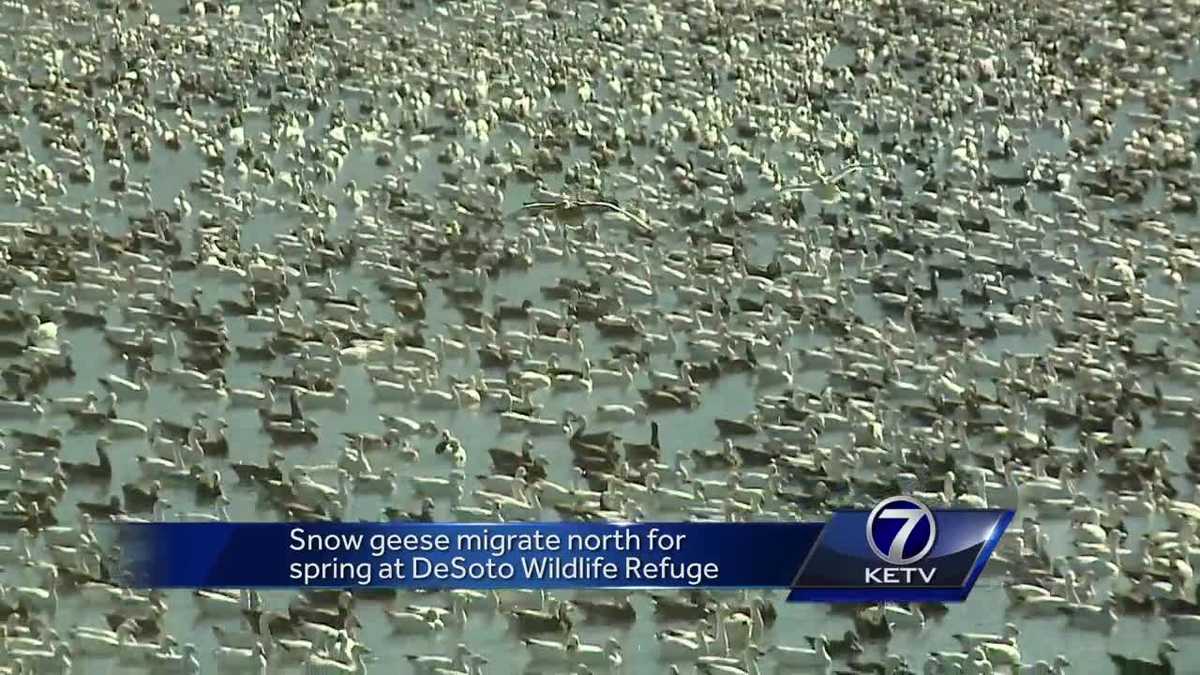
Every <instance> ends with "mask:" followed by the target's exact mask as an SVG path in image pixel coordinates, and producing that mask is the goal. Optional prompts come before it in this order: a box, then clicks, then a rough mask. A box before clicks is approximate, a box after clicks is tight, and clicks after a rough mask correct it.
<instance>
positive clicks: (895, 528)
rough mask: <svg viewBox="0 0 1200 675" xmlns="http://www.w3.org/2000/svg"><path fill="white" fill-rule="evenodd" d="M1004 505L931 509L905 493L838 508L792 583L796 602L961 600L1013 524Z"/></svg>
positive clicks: (793, 598)
mask: <svg viewBox="0 0 1200 675" xmlns="http://www.w3.org/2000/svg"><path fill="white" fill-rule="evenodd" d="M1012 517H1013V512H1012V511H1008V510H1004V509H961V508H950V509H930V508H928V507H927V506H925V505H924V504H922V503H921V502H920V501H919V500H916V499H913V498H912V497H907V496H897V497H891V498H888V499H885V500H883V501H881V502H879V503H878V504H876V505H875V506H874V508H871V509H862V510H859V509H851V510H845V511H835V512H834V513H833V515H832V516H831V517H830V519H829V523H828V524H827V525H826V526H825V528H824V529H823V530H822V532H821V536H820V537H819V538H818V539H817V543H816V544H815V545H814V546H813V550H812V552H811V553H810V554H809V556H808V558H807V559H806V560H805V561H804V565H803V566H801V568H800V573H799V574H797V575H796V580H795V581H794V582H793V583H792V589H793V590H792V593H791V595H790V596H788V597H789V598H790V599H792V600H808V601H813V602H883V601H888V602H959V601H962V600H965V599H966V597H967V595H968V594H969V593H970V592H971V587H972V586H973V585H974V584H975V580H976V579H977V578H978V577H979V575H980V573H981V572H982V571H983V567H984V565H986V564H987V559H988V556H990V555H991V554H992V551H993V550H995V548H996V544H997V542H999V541H1000V535H1002V534H1004V530H1005V528H1007V527H1008V524H1009V522H1011V521H1012Z"/></svg>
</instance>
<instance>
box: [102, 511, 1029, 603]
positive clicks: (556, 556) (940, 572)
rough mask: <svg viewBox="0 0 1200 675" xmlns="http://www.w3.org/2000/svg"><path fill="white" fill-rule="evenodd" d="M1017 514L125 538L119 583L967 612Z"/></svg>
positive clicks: (331, 525) (136, 527)
mask: <svg viewBox="0 0 1200 675" xmlns="http://www.w3.org/2000/svg"><path fill="white" fill-rule="evenodd" d="M1012 517H1013V512H1012V511H1008V510H1001V509H957V508H930V507H929V506H927V505H926V504H923V503H921V501H920V500H918V499H915V498H913V497H909V496H897V497H891V498H888V499H884V500H882V501H880V502H879V503H877V504H875V505H874V506H873V507H872V508H870V509H862V510H845V511H835V512H834V513H833V514H832V515H831V516H830V518H829V520H828V521H826V522H778V521H770V522H727V521H720V522H716V521H712V522H710V521H703V522H702V521H686V522H579V521H570V522H568V521H562V522H503V523H445V522H385V523H361V522H360V523H347V522H311V523H229V522H219V523H186V522H178V523H170V522H163V523H122V524H119V525H114V527H116V528H118V532H117V534H118V539H117V541H116V543H117V544H119V546H118V548H119V550H121V551H122V555H121V558H120V562H119V565H118V568H119V571H120V573H121V575H122V576H121V578H127V579H129V581H130V583H131V584H132V585H134V586H136V587H142V588H296V587H301V588H314V587H321V588H350V587H389V588H404V589H410V590H434V589H445V588H463V589H478V590H496V589H502V588H532V589H545V590H551V589H568V588H570V589H583V588H611V589H635V588H639V589H670V588H693V589H700V588H708V589H720V588H724V589H737V588H779V589H784V588H786V589H790V591H791V593H790V594H789V595H788V598H789V600H793V601H797V602H849V603H861V602H880V601H895V602H904V601H921V602H930V601H940V602H961V601H962V600H965V599H966V598H967V596H968V595H969V593H970V591H971V587H972V586H973V585H974V584H975V581H976V579H977V578H978V577H979V575H980V573H981V572H982V571H983V568H984V566H985V565H986V564H987V561H988V558H989V557H990V556H991V554H992V552H993V551H994V549H995V548H996V545H997V543H998V542H999V541H1000V537H1001V535H1003V533H1004V531H1005V529H1006V528H1007V527H1008V524H1009V523H1010V522H1011V520H1012Z"/></svg>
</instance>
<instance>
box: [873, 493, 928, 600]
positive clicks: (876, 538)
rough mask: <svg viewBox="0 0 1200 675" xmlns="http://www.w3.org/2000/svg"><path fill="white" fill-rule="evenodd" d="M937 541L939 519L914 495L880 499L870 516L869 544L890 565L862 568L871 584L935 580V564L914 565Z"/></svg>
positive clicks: (909, 583) (926, 554) (914, 582)
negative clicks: (933, 565) (930, 565)
mask: <svg viewBox="0 0 1200 675" xmlns="http://www.w3.org/2000/svg"><path fill="white" fill-rule="evenodd" d="M936 541H937V519H936V518H934V516H933V512H932V511H930V510H929V507H927V506H925V505H924V504H922V503H921V502H919V501H917V500H915V499H912V498H911V497H892V498H890V499H885V500H883V501H882V502H879V504H878V505H876V506H875V508H874V509H872V510H871V515H870V516H868V517H867V545H868V546H870V547H871V551H872V552H874V553H875V555H876V556H878V557H879V559H880V560H883V561H884V562H886V563H888V564H889V565H890V566H889V567H867V568H865V569H864V570H863V574H864V582H866V583H868V584H905V585H911V584H916V583H921V582H923V583H926V584H928V583H932V582H933V577H934V575H936V574H937V568H936V567H912V566H911V565H913V564H915V563H919V562H921V561H922V560H924V559H925V557H926V556H928V555H929V552H930V551H932V550H933V545H934V543H936Z"/></svg>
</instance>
